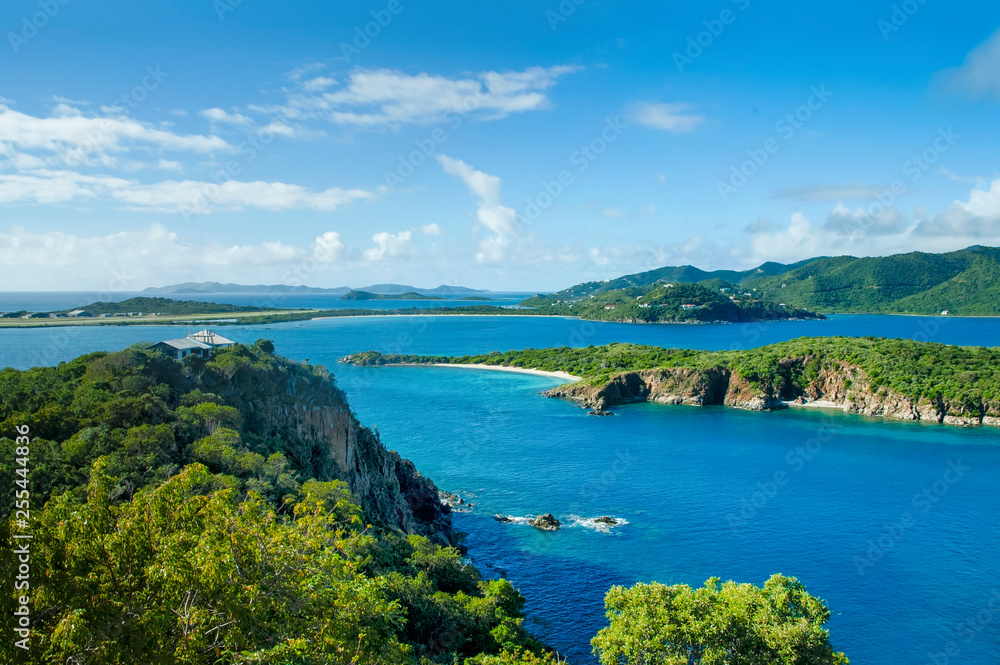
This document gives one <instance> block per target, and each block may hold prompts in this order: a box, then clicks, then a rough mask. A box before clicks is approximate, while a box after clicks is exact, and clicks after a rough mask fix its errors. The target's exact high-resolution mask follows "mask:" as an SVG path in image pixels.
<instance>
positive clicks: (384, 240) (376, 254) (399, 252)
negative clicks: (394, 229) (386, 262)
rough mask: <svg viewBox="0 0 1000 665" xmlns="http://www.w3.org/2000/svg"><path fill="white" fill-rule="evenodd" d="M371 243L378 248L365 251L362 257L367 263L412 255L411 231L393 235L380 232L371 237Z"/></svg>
mask: <svg viewBox="0 0 1000 665" xmlns="http://www.w3.org/2000/svg"><path fill="white" fill-rule="evenodd" d="M372 242H374V243H375V244H376V245H378V246H377V247H372V248H370V249H366V250H365V252H364V257H365V258H366V259H368V260H369V261H378V260H381V259H384V258H387V257H397V256H409V255H410V254H412V253H413V232H412V231H400V232H399V233H397V234H395V235H393V234H391V233H387V232H385V231H382V232H380V233H376V234H375V235H373V236H372Z"/></svg>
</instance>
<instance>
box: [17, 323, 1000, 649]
mask: <svg viewBox="0 0 1000 665" xmlns="http://www.w3.org/2000/svg"><path fill="white" fill-rule="evenodd" d="M189 331H190V330H189V329H187V328H179V327H167V326H164V327H146V326H143V327H115V328H110V327H101V328H86V327H77V328H70V329H62V330H57V329H44V328H36V329H29V330H0V342H2V345H0V366H13V367H20V368H23V367H28V366H32V365H38V364H51V363H53V362H58V361H59V360H66V359H69V358H73V357H76V356H77V355H79V354H81V353H85V352H88V351H93V350H97V349H105V350H115V349H120V348H123V347H125V346H127V345H129V344H132V343H134V342H137V341H143V340H146V341H155V340H160V339H167V338H170V337H176V336H180V335H182V334H183V333H184V332H189ZM220 332H222V334H224V335H226V336H228V337H231V338H233V339H236V340H238V341H246V342H252V341H254V340H255V339H257V338H258V337H268V338H271V339H273V340H274V341H275V345H276V347H277V350H278V352H279V353H281V354H283V355H286V356H289V357H291V358H294V359H297V360H303V359H309V361H310V362H312V363H315V364H324V365H326V366H328V367H329V368H330V369H331V370H332V371H333V372H334V373H335V375H336V377H337V381H338V383H339V384H340V385H341V387H343V388H344V389H345V390H346V392H347V394H348V397H349V399H350V402H351V405H352V406H353V408H354V409H355V410H356V412H357V413H358V416H359V417H360V418H361V420H362V421H363V422H364V423H365V424H367V425H370V426H376V427H377V428H378V430H379V432H380V433H381V434H382V437H383V441H384V442H385V443H386V445H388V446H389V447H391V448H395V449H397V450H399V451H400V453H402V454H403V455H404V456H406V457H409V458H410V459H412V460H413V461H414V462H415V463H416V464H417V466H418V468H419V469H420V470H421V471H422V472H423V473H424V474H425V475H427V476H429V477H431V478H433V479H434V480H435V482H436V483H437V484H438V485H439V486H440V487H442V488H443V489H447V490H448V491H452V492H457V493H459V494H460V495H462V496H463V497H465V498H466V500H467V501H471V502H473V503H475V507H474V508H472V510H471V512H469V513H463V514H458V515H456V517H455V523H456V525H457V527H458V528H459V529H460V530H462V531H465V532H467V533H468V534H469V535H468V539H467V544H468V545H469V548H470V551H469V555H470V557H471V558H472V559H473V560H474V561H475V563H476V565H477V566H479V567H480V569H481V570H482V571H483V572H484V573H485V574H487V575H489V576H496V575H501V574H503V575H506V576H507V577H508V578H509V579H510V580H511V581H512V582H513V583H514V584H515V585H516V586H518V588H520V589H521V590H522V591H523V592H524V593H525V595H526V596H527V598H528V606H527V610H528V612H529V615H530V625H531V627H532V629H533V630H534V631H535V632H536V633H538V634H539V635H540V636H542V637H543V638H545V639H546V640H547V641H548V642H549V643H550V644H552V645H553V646H555V647H556V648H558V649H559V650H560V651H561V652H562V653H563V654H565V655H567V656H568V657H569V658H570V660H571V662H578V663H579V662H588V661H589V660H590V659H591V656H590V648H589V640H590V637H591V636H592V635H593V634H594V632H596V631H597V630H598V629H600V627H601V626H602V625H603V623H604V618H603V610H602V599H603V595H604V592H605V591H606V589H607V588H608V587H609V586H611V585H613V584H631V583H634V582H637V581H651V580H657V581H660V582H664V583H678V582H684V583H687V584H692V585H699V584H701V583H703V582H704V581H705V580H706V579H707V578H708V577H711V576H718V577H721V578H723V579H736V580H739V581H747V582H754V583H758V584H759V583H761V582H763V581H764V580H765V579H766V578H767V577H768V576H769V575H771V574H772V573H776V572H782V573H785V574H788V575H795V576H797V577H798V578H799V579H801V580H802V581H803V582H804V583H805V584H806V585H807V587H808V589H809V591H810V592H811V593H813V594H814V595H818V596H820V597H823V598H825V599H826V600H827V601H828V603H829V605H830V607H831V608H832V610H833V618H832V619H831V621H830V623H829V628H830V630H831V633H832V639H833V641H834V643H835V645H836V646H837V647H838V648H840V649H842V650H844V651H846V652H847V654H848V655H849V656H850V657H851V660H852V662H854V663H914V664H922V663H930V662H934V658H936V659H937V662H944V661H942V660H941V656H937V654H940V653H942V652H943V651H944V650H945V648H946V646H947V645H948V643H949V642H950V641H954V642H955V645H954V648H958V649H959V651H958V654H957V655H954V656H951V657H950V658H949V659H948V662H949V663H970V664H972V663H976V664H979V663H997V662H998V661H1000V630H998V628H1000V611H996V610H991V609H990V602H991V595H992V594H996V597H997V598H1000V556H998V554H997V552H1000V445H998V443H1000V430H995V429H990V428H984V429H960V428H948V427H941V426H936V425H927V424H909V423H899V422H883V421H880V420H876V419H866V418H860V417H852V416H844V415H842V414H840V413H838V412H832V413H831V412H826V411H808V412H803V411H784V412H778V413H746V412H741V411H736V410H730V409H724V408H716V407H711V408H692V407H666V406H659V405H646V404H642V405H633V406H628V407H624V408H621V409H618V410H617V415H616V416H615V417H609V418H594V417H589V416H587V415H586V414H585V412H584V411H583V410H581V409H579V408H577V407H575V406H574V405H572V404H569V403H566V402H563V401H559V400H552V399H546V398H543V397H541V396H540V395H539V393H540V392H541V391H542V390H544V389H546V388H549V387H552V386H554V385H556V384H558V383H559V381H557V380H552V379H548V378H543V377H535V376H526V375H517V374H508V373H502V372H491V371H477V370H469V369H454V368H423V367H422V368H408V367H390V368H356V367H349V366H344V365H339V364H337V363H336V361H337V359H338V358H340V357H341V356H343V355H345V354H347V353H351V352H354V351H359V350H367V349H374V350H380V351H385V352H405V353H435V354H465V353H479V352H486V351H492V350H506V349H511V348H527V347H535V348H539V347H545V346H564V345H567V346H586V345H589V344H603V343H607V342H611V341H631V342H638V343H646V344H659V345H662V346H678V347H691V348H707V349H708V348H710V349H727V348H749V347H753V346H758V345H761V344H766V343H769V342H774V341H779V340H783V339H790V338H793V337H799V336H802V335H854V336H858V335H878V336H888V337H907V338H917V339H928V340H931V341H939V342H947V343H954V344H977V345H997V344H1000V321H997V320H993V319H956V318H948V319H941V318H929V319H924V318H915V317H888V316H838V317H833V318H832V319H830V320H828V321H820V322H781V323H770V324H759V325H746V326H744V325H706V326H693V325H656V326H641V325H623V324H598V323H588V322H581V321H576V320H571V319H542V318H530V317H405V318H397V317H393V318H359V319H330V320H324V321H310V322H298V323H291V324H282V325H275V326H270V327H267V328H263V327H254V328H236V327H227V328H224V329H221V330H220ZM998 371H1000V368H998ZM776 474H778V475H777V476H776ZM776 477H778V478H782V479H784V482H783V483H782V484H781V485H780V486H779V485H778V484H777V483H774V479H775V478H776ZM925 490H927V491H928V492H929V495H930V496H931V497H933V499H934V501H933V502H932V501H930V500H929V499H927V498H925V497H924V496H922V493H923V492H924V491H925ZM935 492H936V493H935ZM541 512H552V513H554V514H555V515H556V516H557V517H558V518H559V519H561V520H562V521H563V522H564V524H566V525H568V526H567V528H564V529H562V530H560V531H558V532H555V533H543V532H540V531H538V530H536V529H534V528H532V527H530V526H527V525H524V524H518V523H513V524H501V523H499V522H497V521H495V520H494V519H493V515H494V514H502V515H511V516H524V515H529V514H537V513H541ZM600 515H612V516H614V517H617V518H621V519H623V520H625V521H626V522H627V523H626V524H624V525H622V526H620V527H615V528H613V529H611V530H609V531H603V532H602V531H600V530H597V529H596V528H594V524H593V523H592V522H590V521H588V520H589V519H592V518H594V517H597V516H600ZM993 608H1000V600H995V601H993Z"/></svg>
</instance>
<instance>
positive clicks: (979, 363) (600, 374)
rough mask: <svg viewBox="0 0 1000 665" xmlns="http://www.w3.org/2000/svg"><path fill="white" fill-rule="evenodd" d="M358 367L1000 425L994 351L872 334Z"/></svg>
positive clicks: (620, 399)
mask: <svg viewBox="0 0 1000 665" xmlns="http://www.w3.org/2000/svg"><path fill="white" fill-rule="evenodd" d="M344 362H350V363H353V364H357V365H388V364H403V363H406V364H424V363H445V364H450V363H456V364H484V365H501V366H510V367H522V368H528V369H540V370H544V371H553V372H555V371H561V372H567V373H569V374H573V375H576V376H579V377H582V378H583V381H581V382H579V383H576V384H569V385H566V386H563V387H560V388H557V389H555V390H552V391H549V394H550V395H552V396H556V397H566V398H569V399H574V400H577V401H579V402H581V403H583V404H584V405H585V406H587V407H590V408H594V409H595V410H596V411H598V412H603V411H604V410H605V409H606V408H608V407H610V406H613V405H615V404H622V403H626V402H636V401H651V402H660V403H664V404H687V405H692V406H703V405H709V404H725V405H727V406H732V407H736V408H742V409H748V410H754V411H764V410H770V409H775V408H784V407H785V406H786V405H787V403H788V402H798V403H803V404H807V403H811V402H819V403H825V404H827V405H829V406H835V407H837V408H840V409H842V410H844V411H845V412H847V413H857V414H863V415H869V416H883V417H886V418H892V419H897V420H924V421H931V422H938V423H945V424H950V425H992V426H1000V374H998V373H997V368H998V367H1000V348H995V347H990V348H986V347H965V346H950V345H946V344H936V343H931V342H915V341H911V340H899V339H883V338H875V337H863V338H854V337H815V338H811V337H803V338H800V339H794V340H791V341H788V342H781V343H778V344H772V345H769V346H764V347H760V348H757V349H751V350H747V351H696V350H689V349H664V348H661V347H657V346H640V345H636V344H610V345H607V346H599V347H588V348H583V349H573V348H567V347H563V348H554V349H525V350H523V351H507V352H505V353H500V352H494V353H489V354H484V355H478V356H462V357H450V356H411V355H383V354H381V353H375V352H363V353H355V354H352V355H350V356H347V357H346V358H344Z"/></svg>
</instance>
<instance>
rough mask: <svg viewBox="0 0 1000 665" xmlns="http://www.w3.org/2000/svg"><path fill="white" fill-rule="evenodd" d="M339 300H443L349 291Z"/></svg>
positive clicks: (405, 294) (400, 294)
mask: <svg viewBox="0 0 1000 665" xmlns="http://www.w3.org/2000/svg"><path fill="white" fill-rule="evenodd" d="M340 299H341V300H444V298H442V297H441V296H425V295H423V294H422V293H414V292H413V291H409V292H407V293H371V292H370V291H351V292H349V293H345V294H344V295H342V296H340Z"/></svg>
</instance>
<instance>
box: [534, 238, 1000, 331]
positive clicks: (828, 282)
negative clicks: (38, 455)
mask: <svg viewBox="0 0 1000 665" xmlns="http://www.w3.org/2000/svg"><path fill="white" fill-rule="evenodd" d="M668 283H694V284H704V285H706V286H710V287H712V288H720V289H725V288H736V287H738V288H740V289H743V290H745V291H751V292H752V293H754V294H756V296H758V297H760V298H761V299H769V300H773V301H775V302H778V301H780V302H782V303H786V304H787V305H789V306H791V307H797V308H802V309H806V310H810V311H815V312H821V313H834V312H836V313H855V314H859V313H870V314H941V313H944V312H948V313H949V314H956V315H972V316H975V315H979V316H997V315H1000V248H996V247H986V246H983V245H973V246H971V247H967V248H965V249H962V250H957V251H954V252H945V253H940V254H933V253H927V252H909V253H906V254H893V255H889V256H879V257H855V256H834V257H830V256H822V257H816V258H811V259H805V260H803V261H799V262H796V263H791V264H782V263H775V262H767V263H763V264H761V265H760V266H757V267H756V268H751V269H749V270H742V271H737V270H715V271H705V270H701V269H699V268H696V267H694V266H689V265H686V266H665V267H663V268H657V269H655V270H648V271H645V272H641V273H634V274H631V275H623V276H621V277H618V278H615V279H610V280H605V281H602V282H584V283H581V284H576V285H574V286H571V287H569V288H567V289H563V290H562V291H557V292H555V293H550V294H548V296H547V297H548V298H550V299H557V300H562V301H566V302H575V301H578V300H583V299H584V298H588V299H589V298H591V297H592V296H598V295H600V294H602V293H607V292H610V291H618V290H622V289H628V288H637V287H638V288H652V287H656V286H659V285H664V284H668Z"/></svg>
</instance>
